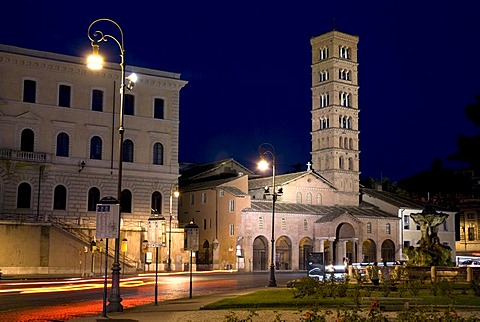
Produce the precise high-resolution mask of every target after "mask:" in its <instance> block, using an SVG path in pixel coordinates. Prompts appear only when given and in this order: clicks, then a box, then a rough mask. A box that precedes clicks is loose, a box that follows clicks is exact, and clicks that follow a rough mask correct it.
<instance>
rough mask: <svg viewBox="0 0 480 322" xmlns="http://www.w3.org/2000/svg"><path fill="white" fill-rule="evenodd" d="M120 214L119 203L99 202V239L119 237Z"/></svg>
mask: <svg viewBox="0 0 480 322" xmlns="http://www.w3.org/2000/svg"><path fill="white" fill-rule="evenodd" d="M119 214H120V205H119V204H97V229H96V235H95V236H96V237H97V239H102V238H118V237H119V233H120V230H119V228H120V215H119Z"/></svg>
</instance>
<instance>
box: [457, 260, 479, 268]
mask: <svg viewBox="0 0 480 322" xmlns="http://www.w3.org/2000/svg"><path fill="white" fill-rule="evenodd" d="M467 266H470V267H480V261H476V260H472V259H467V260H466V261H463V262H461V263H460V264H459V265H458V267H467Z"/></svg>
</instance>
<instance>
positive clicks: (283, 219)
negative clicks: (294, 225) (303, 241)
mask: <svg viewBox="0 0 480 322" xmlns="http://www.w3.org/2000/svg"><path fill="white" fill-rule="evenodd" d="M281 222H282V230H285V229H287V219H285V217H284V218H282V221H281Z"/></svg>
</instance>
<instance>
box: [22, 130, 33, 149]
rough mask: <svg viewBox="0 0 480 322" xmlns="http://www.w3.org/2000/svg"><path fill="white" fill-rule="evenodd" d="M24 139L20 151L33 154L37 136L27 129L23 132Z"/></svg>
mask: <svg viewBox="0 0 480 322" xmlns="http://www.w3.org/2000/svg"><path fill="white" fill-rule="evenodd" d="M21 136H22V138H21V143H20V150H21V151H26V152H33V145H34V142H35V135H34V134H33V131H32V130H30V129H25V130H23V131H22V135H21Z"/></svg>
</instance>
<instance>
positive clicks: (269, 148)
mask: <svg viewBox="0 0 480 322" xmlns="http://www.w3.org/2000/svg"><path fill="white" fill-rule="evenodd" d="M258 152H259V153H260V162H259V163H258V168H259V169H260V170H262V171H265V170H267V169H268V168H269V163H268V161H267V159H266V158H265V156H266V155H267V154H270V156H271V158H272V181H273V182H272V189H273V192H272V193H270V191H269V189H268V187H266V188H265V193H268V194H271V195H272V240H271V242H272V246H271V256H270V280H269V281H268V286H269V287H276V286H277V281H276V279H275V202H276V201H277V197H278V195H279V194H281V192H278V193H277V191H276V190H275V189H276V187H275V163H276V159H275V148H274V147H273V145H271V144H270V143H262V144H261V145H260V146H259V148H258Z"/></svg>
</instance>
